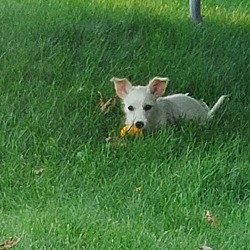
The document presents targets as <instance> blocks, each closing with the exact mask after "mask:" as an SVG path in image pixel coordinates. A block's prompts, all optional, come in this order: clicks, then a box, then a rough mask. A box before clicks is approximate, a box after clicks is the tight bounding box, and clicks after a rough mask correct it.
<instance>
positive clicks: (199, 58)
mask: <svg viewBox="0 0 250 250" xmlns="http://www.w3.org/2000/svg"><path fill="white" fill-rule="evenodd" d="M249 10H250V6H249V3H248V1H242V0H241V1H239V0H234V1H232V0H231V1H224V2H223V3H222V2H221V1H212V0H208V1H206V3H203V9H202V11H203V15H204V23H203V24H202V25H200V26H194V25H193V24H192V23H191V22H190V20H189V16H188V5H187V3H186V2H183V3H182V2H181V1H170V0H166V1H154V2H152V1H143V3H142V2H141V1H137V0H130V1H119V2H118V1H114V0H107V1H102V0H95V1H94V0H93V1H79V0H74V1H73V0H72V1H66V0H62V1H59V0H57V1H30V0H19V1H18V0H16V1H15V0H3V1H1V3H0V13H1V15H0V27H1V28H0V62H1V63H0V72H1V74H0V106H1V111H0V128H1V129H0V142H1V148H0V218H1V220H0V226H1V231H0V242H4V241H6V240H8V239H9V238H10V237H12V236H13V237H18V238H21V240H20V242H19V243H18V245H16V247H15V249H169V250H170V249H173V250H174V249H190V250H191V249H197V248H198V247H199V246H201V245H208V246H211V247H213V248H214V249H221V250H223V249H225V250H235V249H242V250H243V249H248V245H249V237H250V230H249V228H250V220H249V217H250V209H249V206H250V201H249V195H250V171H249V162H250V158H249V152H250V147H249V139H250V137H249V135H250V122H249V117H250V105H249V103H250V98H249V96H250V95H249V94H250V87H249V86H250V85H249V78H250V64H249V57H250V46H249V35H250V32H249V21H250V16H249ZM156 75H159V76H168V77H170V79H171V83H170V85H169V89H168V92H189V93H190V94H191V95H192V96H195V97H197V98H205V100H206V101H207V102H208V103H209V104H211V105H212V103H214V102H215V101H216V99H217V98H218V97H219V96H220V95H221V94H230V100H229V101H228V102H227V103H226V104H225V105H224V106H223V107H222V108H221V109H220V110H219V112H218V113H217V116H216V117H215V119H214V120H213V121H212V122H211V123H210V124H208V125H206V126H205V127H204V126H203V127H201V126H197V124H187V125H185V126H183V127H181V128H166V129H163V130H162V131H155V132H154V133H152V134H148V135H145V137H144V138H143V139H142V140H132V139H127V140H126V139H125V142H126V143H124V145H123V146H121V145H116V144H114V145H107V144H106V142H105V138H106V137H108V136H117V135H118V133H119V129H120V128H121V126H122V119H121V118H122V113H121V110H120V107H119V104H117V105H116V106H115V107H114V108H113V110H112V112H110V113H108V114H106V115H104V114H101V113H100V110H99V96H98V93H97V92H98V90H100V91H101V92H102V93H103V95H104V96H105V97H106V98H109V97H110V96H112V95H114V89H113V86H112V84H111V83H110V82H109V79H110V78H111V77H113V76H117V77H127V78H129V79H130V80H131V81H132V82H134V83H136V84H138V83H144V84H146V83H147V81H148V80H149V79H150V78H152V77H154V76H156ZM40 168H42V169H43V170H44V171H43V173H42V174H41V175H36V174H34V171H33V170H34V169H40ZM206 210H209V211H211V212H212V213H213V214H214V215H215V216H216V218H217V219H218V220H219V222H220V225H219V227H218V228H212V227H211V226H210V225H209V224H208V223H207V221H206V219H204V217H203V215H204V212H205V211H206Z"/></svg>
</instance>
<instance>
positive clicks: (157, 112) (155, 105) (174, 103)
mask: <svg viewBox="0 0 250 250" xmlns="http://www.w3.org/2000/svg"><path fill="white" fill-rule="evenodd" d="M111 82H113V83H114V87H115V91H116V94H117V96H118V97H119V98H120V99H121V101H122V103H123V108H124V113H125V115H126V122H125V125H126V126H132V125H134V126H136V127H137V128H138V129H154V128H159V127H163V126H166V125H167V124H170V125H171V124H175V123H177V122H178V121H180V120H184V121H189V120H198V121H200V122H201V123H204V122H205V121H207V120H209V119H210V118H212V117H213V116H214V113H215V112H216V110H218V108H219V107H220V106H221V104H222V103H223V101H224V100H225V98H226V97H227V95H222V96H221V97H220V98H219V99H218V101H217V102H216V103H215V105H214V106H213V107H212V108H211V109H209V107H208V106H207V104H206V103H204V102H203V101H199V100H196V99H194V98H192V97H190V96H188V94H173V95H169V96H165V97H163V95H164V93H165V90H166V87H167V84H168V82H169V79H168V78H167V77H154V78H153V79H152V80H150V81H149V84H148V85H147V86H133V85H132V84H131V83H130V82H129V80H127V79H125V78H124V79H120V78H116V77H113V78H112V79H111Z"/></svg>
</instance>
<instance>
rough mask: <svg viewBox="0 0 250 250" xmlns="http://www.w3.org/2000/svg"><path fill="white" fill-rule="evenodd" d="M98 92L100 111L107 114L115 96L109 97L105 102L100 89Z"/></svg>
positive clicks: (114, 101) (114, 100) (113, 104)
mask: <svg viewBox="0 0 250 250" xmlns="http://www.w3.org/2000/svg"><path fill="white" fill-rule="evenodd" d="M98 94H99V95H100V108H101V112H103V113H104V114H107V113H108V112H109V111H110V110H111V109H112V108H113V107H114V106H115V103H116V96H113V97H111V98H109V99H108V100H107V101H106V102H105V101H104V98H103V95H102V93H101V92H100V91H98Z"/></svg>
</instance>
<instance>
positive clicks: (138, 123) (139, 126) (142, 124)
mask: <svg viewBox="0 0 250 250" xmlns="http://www.w3.org/2000/svg"><path fill="white" fill-rule="evenodd" d="M135 126H136V127H137V128H139V129H141V128H143V127H144V123H143V122H136V123H135Z"/></svg>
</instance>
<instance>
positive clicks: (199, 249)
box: [198, 246, 213, 250]
mask: <svg viewBox="0 0 250 250" xmlns="http://www.w3.org/2000/svg"><path fill="white" fill-rule="evenodd" d="M198 250H213V248H211V247H208V246H202V247H199V248H198Z"/></svg>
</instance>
